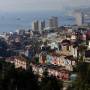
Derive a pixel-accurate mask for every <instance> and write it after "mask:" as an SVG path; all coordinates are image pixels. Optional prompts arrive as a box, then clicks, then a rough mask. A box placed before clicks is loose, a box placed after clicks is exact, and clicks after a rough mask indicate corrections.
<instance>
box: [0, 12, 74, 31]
mask: <svg viewBox="0 0 90 90" xmlns="http://www.w3.org/2000/svg"><path fill="white" fill-rule="evenodd" d="M51 16H57V17H58V18H59V25H69V24H74V18H73V17H70V16H65V15H64V14H61V13H60V12H26V13H0V32H10V31H15V30H16V29H20V28H25V29H28V28H31V23H32V21H33V20H45V21H46V24H47V20H48V18H50V17H51Z"/></svg>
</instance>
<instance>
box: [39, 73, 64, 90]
mask: <svg viewBox="0 0 90 90" xmlns="http://www.w3.org/2000/svg"><path fill="white" fill-rule="evenodd" d="M40 86H41V90H62V87H63V83H62V81H60V80H57V78H56V77H54V76H48V73H47V72H44V75H43V78H42V81H41V85H40Z"/></svg>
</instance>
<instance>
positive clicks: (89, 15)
mask: <svg viewBox="0 0 90 90" xmlns="http://www.w3.org/2000/svg"><path fill="white" fill-rule="evenodd" d="M74 15H75V24H76V25H78V26H82V25H89V24H90V11H88V10H87V11H82V10H76V11H75V14H74Z"/></svg>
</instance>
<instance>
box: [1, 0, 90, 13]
mask: <svg viewBox="0 0 90 90" xmlns="http://www.w3.org/2000/svg"><path fill="white" fill-rule="evenodd" d="M89 6H90V0H0V11H4V12H18V11H19V12H20V11H21V12H24V11H63V10H66V9H68V8H77V7H89Z"/></svg>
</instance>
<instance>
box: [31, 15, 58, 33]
mask: <svg viewBox="0 0 90 90" xmlns="http://www.w3.org/2000/svg"><path fill="white" fill-rule="evenodd" d="M46 27H49V28H58V17H54V16H53V17H51V18H49V19H48V21H47V23H46V22H45V20H42V21H39V20H34V21H33V22H32V31H39V32H40V33H41V32H42V30H44V29H45V28H46Z"/></svg>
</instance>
